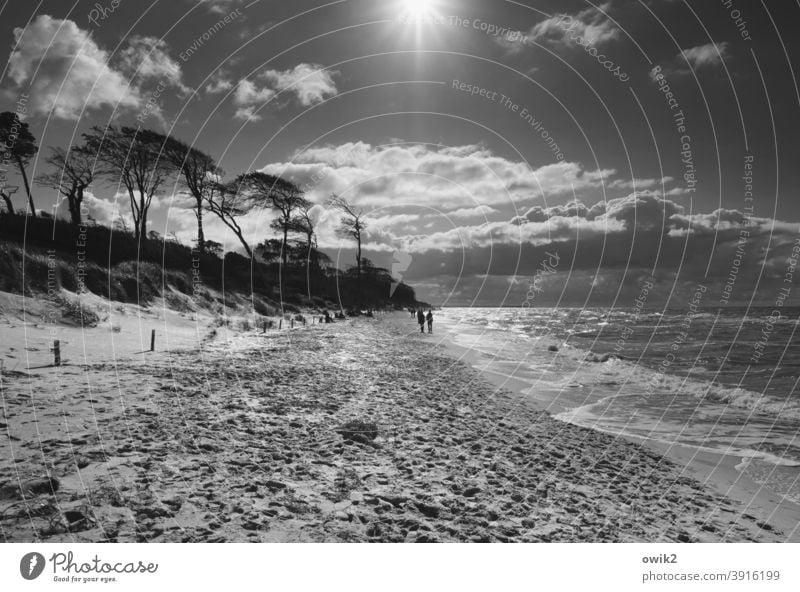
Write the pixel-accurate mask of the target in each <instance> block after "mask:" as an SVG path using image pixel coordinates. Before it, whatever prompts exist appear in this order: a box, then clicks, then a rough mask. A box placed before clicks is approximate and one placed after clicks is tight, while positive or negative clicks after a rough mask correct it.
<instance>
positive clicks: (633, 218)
mask: <svg viewBox="0 0 800 592" xmlns="http://www.w3.org/2000/svg"><path fill="white" fill-rule="evenodd" d="M798 231H800V224H798V223H791V222H785V221H781V220H773V219H771V218H763V217H748V216H746V215H745V214H744V213H743V212H740V211H738V210H734V209H718V210H715V211H713V212H708V213H706V212H689V211H687V208H686V207H685V206H684V205H682V204H679V203H676V202H675V201H673V200H670V199H667V198H664V197H662V196H661V195H660V194H658V193H656V192H653V191H642V192H636V193H632V194H630V195H627V196H624V197H620V198H615V199H611V200H608V201H607V202H598V203H595V204H593V205H587V204H583V203H581V202H578V201H573V202H570V203H568V204H566V205H565V206H558V207H553V208H543V207H540V206H536V207H533V208H531V209H530V210H529V211H528V212H527V213H526V214H525V216H520V217H518V218H515V219H514V220H512V221H510V222H506V223H503V222H495V223H490V224H481V225H476V226H469V227H461V228H458V229H454V230H450V231H446V232H438V233H436V232H435V233H432V234H430V235H427V236H418V237H410V238H407V241H406V244H405V246H406V249H405V250H407V251H408V252H410V253H412V254H413V255H414V260H413V263H412V265H411V266H410V267H409V269H408V271H407V273H406V274H405V278H406V279H407V280H409V281H410V282H411V283H412V285H416V284H417V282H420V283H422V284H427V283H435V282H431V279H432V278H438V279H437V281H439V282H442V284H443V285H445V286H448V285H449V286H450V287H451V288H455V289H456V292H458V294H460V296H459V298H460V301H461V302H464V301H465V300H464V299H465V298H467V297H468V296H471V297H478V299H479V300H482V299H488V301H491V300H492V299H494V304H497V303H498V302H500V301H502V299H503V298H505V297H507V295H508V293H509V287H508V284H509V281H508V280H509V278H515V280H517V281H515V282H510V283H511V284H512V285H515V284H517V283H519V284H526V281H525V280H524V278H530V277H532V276H533V275H534V274H535V273H536V269H537V266H538V265H539V264H540V262H541V261H542V260H543V259H544V258H546V257H548V256H549V255H548V253H556V254H558V256H559V260H560V262H561V263H560V265H559V268H558V270H557V273H556V274H555V275H554V277H553V278H552V282H551V283H552V285H553V289H552V290H551V291H550V294H549V296H548V298H551V299H555V300H551V303H552V302H555V301H557V300H558V298H559V297H560V294H561V291H562V290H566V292H565V294H567V295H568V297H567V301H582V300H584V299H586V298H587V297H588V296H589V294H590V293H592V294H593V297H592V298H593V299H599V301H600V302H605V303H608V302H610V301H611V300H613V299H614V298H616V297H617V295H618V292H619V293H620V294H623V295H626V297H627V296H628V295H631V294H632V296H631V298H632V297H633V296H635V295H636V291H637V290H638V286H639V284H640V282H639V283H637V282H638V279H641V278H642V277H646V276H649V275H650V274H651V273H653V270H654V269H655V275H656V277H657V278H659V280H660V281H661V282H663V292H661V293H660V294H658V295H654V302H653V303H655V301H656V300H660V301H664V300H666V298H668V297H672V296H675V295H678V296H679V297H680V294H683V293H684V292H687V293H688V292H689V291H690V289H692V287H693V286H696V285H697V283H698V282H699V283H703V284H704V285H706V286H709V292H710V293H711V292H714V291H718V292H720V293H721V290H722V287H723V286H724V285H725V282H727V281H729V277H730V275H731V274H732V273H734V272H732V271H731V270H732V269H734V266H735V269H736V271H737V272H738V273H737V274H736V275H737V278H738V279H736V290H735V291H734V298H733V299H732V300H734V301H735V300H737V296H738V300H747V299H748V298H749V294H751V293H754V292H757V293H758V297H759V298H764V297H765V296H764V295H766V298H767V299H769V298H772V299H773V300H774V298H775V294H777V293H778V292H777V290H778V289H779V288H780V286H781V285H782V282H783V278H784V274H785V273H786V270H787V269H788V268H789V267H788V266H789V265H790V257H791V256H792V249H793V248H794V245H795V240H796V237H797V234H798ZM734 262H735V263H734ZM479 277H484V278H487V277H488V278H498V280H499V279H502V280H503V281H502V282H501V281H494V280H493V281H492V282H482V283H480V286H477V285H476V281H475V279H474V278H479ZM759 277H760V279H759ZM519 278H523V279H522V280H520V279H519ZM637 278H638V279H637ZM462 280H463V281H462ZM670 282H672V283H674V284H675V285H674V286H671V285H669V284H670ZM487 286H489V287H487ZM514 290H517V288H516V287H512V289H511V292H514ZM631 290H632V292H631ZM673 291H674V294H673ZM431 293H439V292H437V291H436V290H432V291H431ZM519 295H520V294H517V296H519ZM521 296H522V299H523V300H524V291H523V293H521ZM515 297H516V296H515ZM628 301H629V302H630V301H632V300H631V299H629V300H628ZM520 302H521V300H520Z"/></svg>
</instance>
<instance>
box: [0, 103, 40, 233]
mask: <svg viewBox="0 0 800 592" xmlns="http://www.w3.org/2000/svg"><path fill="white" fill-rule="evenodd" d="M0 147H2V150H3V153H4V155H7V156H4V159H6V158H8V159H10V160H13V161H14V164H15V165H16V167H17V170H18V171H19V174H20V176H21V177H22V181H23V183H24V184H25V192H26V193H27V194H28V204H29V205H30V209H31V215H32V216H33V217H34V218H35V217H36V206H34V205H33V195H32V194H31V184H30V182H29V181H28V173H27V171H26V167H27V166H28V163H29V162H30V160H31V158H32V157H33V155H34V154H36V152H37V151H38V150H39V147H38V146H37V145H36V138H35V137H34V136H33V134H32V133H31V132H30V129H28V124H27V123H25V122H24V121H22V120H21V119H20V118H19V115H17V114H16V113H13V112H11V111H4V112H3V113H0ZM9 197H10V196H9ZM4 199H5V198H4ZM7 203H8V202H7Z"/></svg>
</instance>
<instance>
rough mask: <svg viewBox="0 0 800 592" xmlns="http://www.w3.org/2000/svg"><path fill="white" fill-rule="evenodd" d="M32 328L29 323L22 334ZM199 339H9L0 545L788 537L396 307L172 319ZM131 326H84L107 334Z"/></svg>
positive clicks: (0, 453) (0, 445) (782, 528)
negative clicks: (558, 411) (43, 344)
mask: <svg viewBox="0 0 800 592" xmlns="http://www.w3.org/2000/svg"><path fill="white" fill-rule="evenodd" d="M161 321H162V323H164V322H166V321H165V319H161ZM8 323H9V324H13V323H11V322H10V321H8ZM12 329H13V327H10V328H9V333H8V334H9V335H15V333H13V330H12ZM4 331H5V329H4ZM37 331H39V332H41V331H44V329H43V328H41V327H39V328H36V327H32V326H26V327H25V333H26V335H27V336H28V337H29V338H30V339H33V338H34V337H35V336H36V335H37V333H36V332H37ZM192 331H193V332H194V334H195V335H196V336H197V339H196V340H195V343H193V344H192V343H191V340H190V339H188V338H186V339H185V340H184V341H183V342H180V346H179V347H175V348H170V349H169V350H165V349H164V348H163V347H162V348H157V350H156V351H155V352H147V353H134V352H133V351H132V352H131V354H125V355H123V351H122V348H120V349H118V350H117V351H116V352H114V355H112V356H106V358H103V357H102V356H100V355H99V354H98V356H97V357H98V359H97V360H96V361H92V359H91V357H90V356H83V357H82V358H81V359H80V360H78V359H73V361H72V362H68V363H66V364H65V365H64V366H62V367H60V368H55V367H48V366H46V365H44V364H43V365H42V367H38V368H35V369H34V368H29V367H28V366H33V365H34V364H28V365H27V366H25V365H24V364H23V365H22V366H25V367H21V366H20V365H19V364H18V365H17V367H15V368H14V369H10V364H9V362H8V360H9V356H10V355H11V354H10V353H9V347H10V346H4V350H5V351H4V352H3V353H4V356H5V357H6V363H5V370H4V372H3V376H2V403H3V417H2V425H0V428H2V436H3V437H2V439H0V528H1V529H2V530H0V532H1V533H2V536H3V539H4V540H5V541H17V542H19V541H118V542H126V541H131V542H135V541H140V542H144V541H154V542H173V541H194V542H203V541H208V542H210V541H219V542H222V541H240V542H244V541H253V542H273V541H274V542H300V541H305V542H323V541H330V542H334V541H338V542H346V541H354V542H367V541H374V542H404V541H405V542H434V541H442V542H470V541H471V542H539V541H542V542H546V541H550V542H555V541H585V542H600V541H661V542H677V541H682V542H689V541H713V542H719V541H769V542H779V541H784V540H786V539H787V536H788V534H789V530H790V529H789V530H787V529H786V525H783V524H779V523H776V520H772V521H765V520H763V519H762V518H761V517H760V516H756V515H754V514H753V513H751V512H749V511H748V509H747V507H746V505H745V504H742V503H741V501H737V500H734V499H731V498H726V497H724V496H723V495H721V494H720V493H719V492H718V491H717V490H715V489H713V488H712V487H710V486H709V485H708V484H702V483H701V482H700V481H698V480H697V479H696V478H695V477H693V476H690V475H689V474H687V473H686V472H685V471H684V470H683V468H682V466H681V465H680V464H677V463H675V462H673V461H672V460H669V459H668V458H666V457H665V456H663V455H661V454H659V453H658V452H656V451H654V450H652V449H650V448H647V447H644V446H642V445H640V444H637V443H632V442H628V441H624V440H621V439H619V438H614V437H612V436H609V435H605V434H602V433H599V432H595V431H592V430H588V429H584V428H580V427H577V426H572V425H569V424H566V423H563V422H559V421H556V420H554V419H553V418H551V417H550V416H549V415H548V414H547V413H544V412H542V411H540V410H537V409H536V408H535V405H532V404H531V403H530V401H528V400H527V399H526V398H525V397H521V396H520V395H519V394H517V393H514V392H513V391H510V390H504V389H498V388H497V387H496V386H493V385H491V384H490V383H488V382H486V381H485V380H484V378H483V377H482V376H481V375H480V374H479V373H478V372H477V371H475V370H474V369H472V368H471V367H470V366H469V365H468V364H465V363H464V362H461V361H458V360H457V359H456V357H454V356H453V355H452V352H451V353H448V350H447V349H446V348H443V347H442V346H441V345H440V344H439V343H438V340H434V339H433V338H432V337H431V336H427V335H419V334H418V333H416V326H415V325H414V324H413V323H412V322H410V320H409V319H408V317H407V315H406V314H404V313H397V314H378V315H377V316H376V318H374V319H370V318H360V319H351V320H347V321H343V322H337V323H333V324H327V325H309V326H305V327H297V328H295V329H293V330H282V331H278V330H269V331H267V332H261V331H257V330H250V331H242V330H239V331H232V330H227V329H225V328H223V330H220V329H219V328H217V329H212V328H211V327H210V326H209V325H202V326H201V325H196V326H195V327H194V328H193V329H190V328H189V327H184V328H183V334H185V335H190V334H191V333H192ZM93 332H94V333H93ZM127 333H128V329H127V327H126V326H123V327H122V328H121V329H120V330H119V332H118V333H112V332H110V331H109V330H108V329H107V328H103V327H98V328H94V329H86V330H84V331H82V333H81V334H82V335H83V336H84V338H85V340H86V342H88V343H95V344H99V343H102V339H106V338H107V337H108V335H112V334H113V335H116V339H118V340H124V339H125V338H126V337H125V336H126V334H127ZM40 337H41V336H40ZM128 338H130V336H128ZM135 340H136V339H135V338H134V339H133V341H135ZM18 345H19V344H18ZM108 351H109V350H108V349H106V353H108ZM773 518H774V516H773Z"/></svg>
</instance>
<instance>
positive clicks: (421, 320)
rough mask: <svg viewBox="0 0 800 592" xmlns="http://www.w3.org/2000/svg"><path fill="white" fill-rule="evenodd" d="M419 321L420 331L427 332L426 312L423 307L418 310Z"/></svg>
mask: <svg viewBox="0 0 800 592" xmlns="http://www.w3.org/2000/svg"><path fill="white" fill-rule="evenodd" d="M417 322H418V323H419V332H420V333H425V313H424V312H422V309H421V308H420V309H419V310H418V311H417Z"/></svg>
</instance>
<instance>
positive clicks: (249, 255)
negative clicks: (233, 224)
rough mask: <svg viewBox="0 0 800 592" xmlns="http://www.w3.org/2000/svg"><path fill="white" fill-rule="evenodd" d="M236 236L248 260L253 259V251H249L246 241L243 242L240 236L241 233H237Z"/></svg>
mask: <svg viewBox="0 0 800 592" xmlns="http://www.w3.org/2000/svg"><path fill="white" fill-rule="evenodd" d="M236 236H237V237H238V238H239V242H240V243H242V246H243V247H244V250H245V251H246V252H247V256H248V257H250V259H252V258H253V251H252V250H251V249H250V245H248V244H247V241H246V240H244V237H243V236H242V233H241V232H237V233H236Z"/></svg>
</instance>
